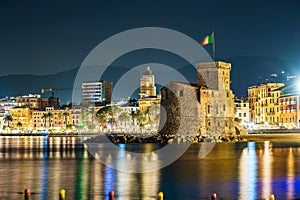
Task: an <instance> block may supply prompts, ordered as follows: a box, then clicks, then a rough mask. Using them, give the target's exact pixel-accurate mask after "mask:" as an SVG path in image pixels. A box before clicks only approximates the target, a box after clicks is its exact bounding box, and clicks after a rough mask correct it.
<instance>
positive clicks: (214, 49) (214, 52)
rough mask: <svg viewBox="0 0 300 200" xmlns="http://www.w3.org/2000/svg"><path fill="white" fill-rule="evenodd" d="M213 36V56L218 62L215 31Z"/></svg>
mask: <svg viewBox="0 0 300 200" xmlns="http://www.w3.org/2000/svg"><path fill="white" fill-rule="evenodd" d="M212 35H213V38H212V39H213V41H212V54H213V60H214V61H216V60H215V59H216V44H215V31H213V32H212Z"/></svg>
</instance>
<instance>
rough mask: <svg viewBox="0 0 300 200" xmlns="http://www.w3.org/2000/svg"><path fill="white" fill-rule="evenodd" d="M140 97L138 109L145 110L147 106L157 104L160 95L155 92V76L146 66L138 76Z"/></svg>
mask: <svg viewBox="0 0 300 200" xmlns="http://www.w3.org/2000/svg"><path fill="white" fill-rule="evenodd" d="M139 95H140V98H139V101H138V102H139V110H140V111H146V110H147V108H148V107H151V106H152V105H153V104H159V103H160V100H161V96H160V95H157V94H156V86H155V77H154V75H153V73H152V71H151V69H150V67H147V69H146V71H143V72H142V73H141V76H140V93H139Z"/></svg>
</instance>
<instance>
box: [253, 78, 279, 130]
mask: <svg viewBox="0 0 300 200" xmlns="http://www.w3.org/2000/svg"><path fill="white" fill-rule="evenodd" d="M283 86H284V83H265V84H260V85H258V86H251V87H249V88H248V100H249V107H250V120H251V121H253V122H254V123H256V124H266V125H279V123H280V109H279V97H280V95H281V94H282V91H281V90H280V88H282V87H283Z"/></svg>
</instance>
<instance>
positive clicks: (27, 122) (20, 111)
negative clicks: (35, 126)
mask: <svg viewBox="0 0 300 200" xmlns="http://www.w3.org/2000/svg"><path fill="white" fill-rule="evenodd" d="M9 112H10V115H11V116H12V118H13V120H12V122H11V123H10V126H11V127H12V128H13V129H23V128H30V127H31V111H30V109H29V107H14V108H11V109H10V111H9Z"/></svg>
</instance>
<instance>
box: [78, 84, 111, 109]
mask: <svg viewBox="0 0 300 200" xmlns="http://www.w3.org/2000/svg"><path fill="white" fill-rule="evenodd" d="M81 89H82V105H83V106H88V105H91V104H93V105H96V106H100V105H106V104H110V103H111V96H112V82H109V81H92V82H84V83H82V85H81Z"/></svg>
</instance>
